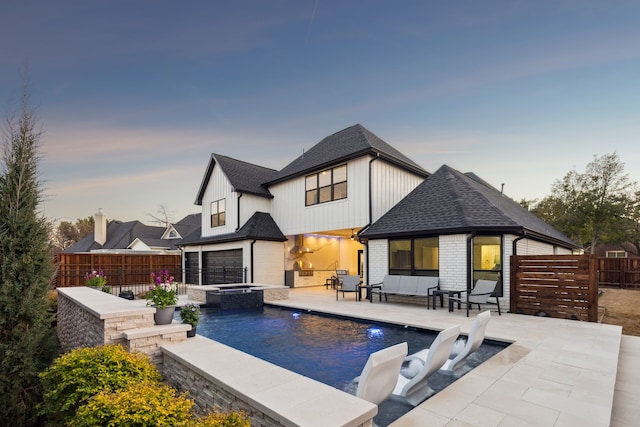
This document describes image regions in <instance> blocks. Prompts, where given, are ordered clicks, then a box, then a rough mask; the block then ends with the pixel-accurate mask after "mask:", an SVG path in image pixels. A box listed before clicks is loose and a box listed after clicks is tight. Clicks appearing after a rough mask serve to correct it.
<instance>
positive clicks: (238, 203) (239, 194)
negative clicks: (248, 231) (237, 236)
mask: <svg viewBox="0 0 640 427" xmlns="http://www.w3.org/2000/svg"><path fill="white" fill-rule="evenodd" d="M241 197H242V193H238V198H237V199H236V201H237V206H238V207H237V220H236V231H238V230H240V198H241Z"/></svg>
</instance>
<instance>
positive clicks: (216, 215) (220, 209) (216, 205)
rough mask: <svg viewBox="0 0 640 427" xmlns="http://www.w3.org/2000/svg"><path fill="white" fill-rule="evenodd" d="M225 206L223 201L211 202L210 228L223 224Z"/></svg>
mask: <svg viewBox="0 0 640 427" xmlns="http://www.w3.org/2000/svg"><path fill="white" fill-rule="evenodd" d="M225 206H226V204H225V201H224V199H220V200H216V201H215V202H211V227H220V226H222V225H224V224H225V219H226V215H225V214H226V207H225Z"/></svg>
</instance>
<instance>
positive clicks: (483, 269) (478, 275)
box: [473, 236, 502, 296]
mask: <svg viewBox="0 0 640 427" xmlns="http://www.w3.org/2000/svg"><path fill="white" fill-rule="evenodd" d="M501 278H502V237H501V236H476V237H474V238H473V282H474V283H475V282H476V280H479V279H484V280H496V281H497V282H498V286H497V287H496V291H497V292H496V293H497V294H498V296H502V280H501Z"/></svg>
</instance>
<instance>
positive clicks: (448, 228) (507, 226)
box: [361, 165, 578, 248]
mask: <svg viewBox="0 0 640 427" xmlns="http://www.w3.org/2000/svg"><path fill="white" fill-rule="evenodd" d="M524 230H526V231H527V232H532V233H534V234H535V235H536V236H537V237H539V238H545V239H547V240H549V241H553V242H557V243H561V244H564V245H566V246H567V247H572V248H577V247H578V245H577V244H576V243H575V242H573V241H571V239H569V238H568V237H566V236H565V235H563V234H562V233H560V232H559V231H558V230H556V229H555V228H553V227H551V226H550V225H549V224H547V223H546V222H544V221H542V220H541V219H540V218H538V217H537V216H535V215H534V214H533V213H531V212H529V211H528V210H526V209H525V208H523V207H522V206H520V205H519V204H518V203H516V202H515V201H513V200H512V199H510V198H508V197H506V196H504V195H503V194H502V193H501V192H500V191H498V190H496V189H495V188H493V187H492V186H490V185H489V184H487V183H486V182H485V181H483V180H481V179H480V178H478V177H477V176H476V175H475V174H463V173H460V172H458V171H457V170H455V169H453V168H451V167H449V166H447V165H444V166H442V167H441V168H440V169H438V170H437V171H436V172H435V173H434V174H433V175H431V176H430V177H429V178H428V179H426V180H425V181H423V182H422V183H421V184H420V185H419V186H418V187H416V188H415V189H414V190H413V191H412V192H411V193H409V194H408V195H407V196H406V197H405V198H404V199H402V200H401V201H400V202H399V203H398V204H397V205H396V206H394V207H393V208H392V209H390V210H389V211H388V212H387V213H386V214H385V215H383V216H382V217H381V218H380V219H379V220H378V221H376V222H375V223H374V224H372V225H371V226H370V227H369V228H368V229H367V230H365V231H363V232H362V234H361V236H362V237H364V238H370V239H371V238H386V237H392V236H408V235H416V234H422V235H425V234H453V233H464V232H471V231H484V232H491V231H494V232H501V233H504V232H507V233H519V232H522V231H524Z"/></svg>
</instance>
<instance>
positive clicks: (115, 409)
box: [71, 381, 222, 427]
mask: <svg viewBox="0 0 640 427" xmlns="http://www.w3.org/2000/svg"><path fill="white" fill-rule="evenodd" d="M192 406H193V402H192V401H191V400H189V399H187V398H186V395H185V394H182V395H179V396H177V395H176V391H175V390H174V389H173V388H171V387H169V386H166V385H163V384H161V383H157V382H148V381H145V382H141V383H137V384H132V385H130V386H129V387H128V388H126V389H123V390H119V391H115V392H101V393H98V394H96V395H95V396H94V397H92V398H91V399H89V401H88V402H87V404H86V405H84V406H82V407H80V408H79V409H78V411H77V413H76V417H75V418H74V419H73V421H72V422H71V424H72V425H73V426H78V427H85V426H86V427H94V426H130V427H145V426H176V427H180V426H185V427H186V426H190V425H191V422H192V421H193V419H192V417H191V407H192ZM220 425H222V424H220Z"/></svg>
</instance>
